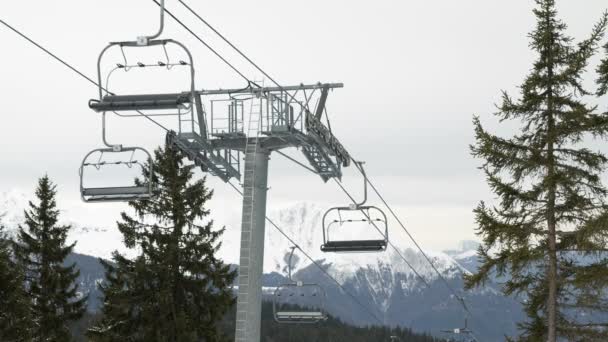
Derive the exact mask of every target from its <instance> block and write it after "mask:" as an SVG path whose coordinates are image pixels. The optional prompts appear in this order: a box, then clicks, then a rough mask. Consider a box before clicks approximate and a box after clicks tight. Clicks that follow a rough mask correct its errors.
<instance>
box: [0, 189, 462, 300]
mask: <svg viewBox="0 0 608 342" xmlns="http://www.w3.org/2000/svg"><path fill="white" fill-rule="evenodd" d="M29 198H30V195H28V194H25V193H23V192H20V191H17V190H12V191H8V192H1V193H0V216H1V218H0V222H2V223H4V225H6V226H7V227H8V228H9V229H13V230H14V229H16V227H17V224H19V223H21V222H22V221H23V210H24V209H25V208H26V207H27V203H28V200H29ZM89 206H96V204H90V205H89ZM59 207H60V209H62V208H61V201H59ZM85 208H89V207H85ZM72 210H74V209H72ZM325 210H326V208H325V207H324V206H320V205H317V204H314V203H306V202H301V203H295V204H290V205H286V206H283V207H277V208H271V209H270V210H269V212H268V216H269V217H270V218H271V219H272V220H273V221H274V222H275V223H276V224H277V225H278V226H279V227H280V228H281V229H283V231H284V232H285V233H286V234H287V235H289V236H290V237H291V238H292V239H293V240H294V241H295V242H296V243H297V244H298V245H299V246H300V248H301V249H303V250H304V251H306V252H307V253H309V255H310V256H311V257H312V258H313V259H314V260H317V261H320V262H322V263H324V264H325V265H328V271H329V272H330V274H332V275H333V276H334V277H335V278H336V279H338V281H340V282H341V283H344V282H346V281H347V280H349V279H352V278H353V277H354V276H355V275H356V274H357V272H360V271H362V270H363V274H364V275H365V277H367V278H371V279H368V281H369V282H370V283H371V284H374V285H373V287H375V288H374V289H373V291H385V290H386V287H387V286H386V285H388V284H384V285H383V284H382V283H383V282H387V281H389V282H393V281H395V279H394V275H395V274H401V275H405V276H406V277H407V278H408V279H410V278H411V279H414V277H415V276H414V273H413V272H412V270H411V269H410V268H409V267H408V266H407V265H406V264H405V263H404V262H403V260H402V259H401V257H400V256H399V255H398V254H397V253H396V252H395V251H393V250H392V249H391V248H389V250H388V251H387V252H385V253H362V254H360V253H350V254H342V253H340V254H336V253H323V252H321V251H320V246H321V244H322V241H323V238H322V224H321V220H322V217H323V214H324V213H325ZM78 214H82V213H76V212H73V211H72V212H71V211H70V210H62V212H61V223H62V224H70V225H72V230H71V232H70V234H69V236H68V239H69V242H73V241H77V242H78V243H77V244H76V247H75V252H77V253H81V254H87V255H92V256H97V257H102V258H110V257H111V253H112V252H113V251H114V250H118V251H120V252H121V253H125V254H127V255H131V256H132V255H135V253H136V251H133V250H128V249H126V248H125V247H124V245H123V243H122V236H121V234H120V232H119V231H118V229H117V228H116V227H115V226H110V227H98V226H96V224H95V222H94V219H92V218H91V220H92V222H74V221H72V220H71V219H70V217H74V216H77V217H81V218H82V217H88V216H87V215H78ZM225 216H226V217H223V218H220V217H218V218H217V219H216V221H217V222H224V223H225V224H226V226H227V231H226V233H225V235H224V238H223V242H222V248H221V250H220V254H221V257H223V258H224V259H225V260H226V262H229V263H236V261H237V260H238V253H239V246H240V210H235V212H232V213H230V212H226V213H225ZM116 217H118V212H116ZM222 219H223V220H222ZM217 226H219V224H217V225H216V227H217ZM392 233H393V234H394V233H395V230H394V229H393V230H392ZM393 243H394V244H395V245H396V246H399V250H400V252H401V254H402V255H403V256H404V257H405V258H406V259H407V261H408V262H409V263H410V264H411V265H412V266H413V267H414V268H415V269H416V270H417V271H418V272H419V273H420V275H421V276H422V277H424V278H425V280H426V281H428V282H432V281H433V280H434V279H436V278H437V275H436V274H435V272H434V271H433V269H432V268H431V267H430V266H429V264H428V262H427V261H426V259H425V258H424V257H423V256H422V255H421V254H420V253H419V252H417V251H414V250H412V249H411V248H407V246H409V245H408V244H406V243H402V242H401V241H397V240H393ZM291 246H292V244H291V243H290V242H289V241H288V240H287V239H286V238H285V237H284V236H283V235H282V234H281V233H280V232H279V231H278V230H276V229H275V228H274V227H273V226H272V225H271V224H267V225H266V236H265V257H264V271H265V272H266V273H269V272H278V273H281V274H286V273H287V264H288V261H287V260H288V255H289V252H290V247H291ZM425 253H426V254H427V255H428V256H429V257H430V258H431V259H432V260H433V263H434V264H435V266H436V267H437V268H438V269H439V270H440V272H442V273H443V274H444V275H445V276H447V277H449V278H452V277H456V276H460V274H461V273H463V272H467V271H466V270H465V269H464V268H463V267H462V266H460V264H459V263H458V262H457V260H455V258H452V257H450V256H448V255H447V254H445V253H442V252H432V251H425ZM464 253H465V254H466V253H469V254H470V253H471V252H470V251H465V252H464ZM469 254H466V255H464V254H463V255H459V256H457V257H456V259H458V258H459V257H466V256H469ZM293 265H294V270H293V271H294V273H295V272H297V271H298V270H301V269H304V268H306V267H307V266H309V265H310V261H309V260H308V259H306V257H305V256H304V255H303V254H302V253H301V252H298V251H296V253H295V256H294V262H293ZM413 284H414V282H406V283H403V284H402V288H404V289H406V288H410V290H412V288H413V287H414V286H415V285H413ZM389 288H390V286H389Z"/></svg>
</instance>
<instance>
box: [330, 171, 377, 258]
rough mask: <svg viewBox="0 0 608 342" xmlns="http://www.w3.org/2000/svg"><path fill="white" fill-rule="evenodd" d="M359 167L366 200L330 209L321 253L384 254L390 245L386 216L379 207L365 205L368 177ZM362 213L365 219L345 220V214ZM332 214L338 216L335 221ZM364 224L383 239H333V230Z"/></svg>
mask: <svg viewBox="0 0 608 342" xmlns="http://www.w3.org/2000/svg"><path fill="white" fill-rule="evenodd" d="M356 164H357V167H358V168H359V169H360V170H361V173H362V174H363V177H364V181H363V182H364V187H363V191H364V192H363V193H364V198H363V201H361V202H360V203H354V204H351V205H349V206H345V207H334V208H330V209H329V210H328V211H327V212H325V214H324V215H323V220H322V225H323V244H322V245H321V251H323V252H383V251H385V250H386V248H387V245H388V220H387V218H386V214H385V213H384V212H383V211H382V210H381V209H380V208H378V207H375V206H369V205H365V203H366V202H367V176H366V175H365V171H364V169H363V163H362V162H356ZM353 212H361V213H362V214H363V216H364V218H363V219H348V218H346V219H345V218H343V216H344V215H343V213H353ZM332 213H335V214H337V215H336V216H335V217H337V218H334V219H331V218H330V217H331V215H330V214H332ZM357 222H363V223H367V224H368V225H369V226H370V229H375V230H378V233H379V234H381V236H382V238H381V239H371V240H369V239H368V240H335V239H333V238H332V236H331V235H332V234H333V232H332V231H333V230H335V229H336V228H338V227H343V226H346V225H351V224H352V223H357Z"/></svg>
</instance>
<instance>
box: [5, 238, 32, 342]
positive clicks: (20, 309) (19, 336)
mask: <svg viewBox="0 0 608 342" xmlns="http://www.w3.org/2000/svg"><path fill="white" fill-rule="evenodd" d="M24 284H25V274H24V272H23V270H22V269H21V268H20V267H19V266H18V265H17V264H15V262H14V260H13V256H12V249H11V246H10V241H9V240H8V238H7V236H6V234H5V233H4V227H3V226H0V341H6V342H12V341H15V342H16V341H29V340H30V338H31V336H30V331H31V330H32V329H33V324H32V320H31V315H30V302H29V300H28V297H27V295H26V293H25V288H24Z"/></svg>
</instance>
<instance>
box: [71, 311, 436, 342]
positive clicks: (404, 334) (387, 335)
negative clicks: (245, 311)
mask: <svg viewBox="0 0 608 342" xmlns="http://www.w3.org/2000/svg"><path fill="white" fill-rule="evenodd" d="M97 317H98V316H97V314H91V313H89V314H87V315H85V316H84V317H83V318H82V319H81V320H80V321H79V322H77V324H75V325H74V326H73V327H72V330H73V333H74V336H75V338H76V341H87V339H86V338H85V337H84V332H85V329H86V326H89V325H91V323H93V322H94V321H95V319H96V318H97ZM220 329H222V331H223V332H224V334H225V335H226V336H227V337H228V338H229V339H234V309H233V310H232V311H231V312H230V313H229V314H228V315H226V317H225V318H224V320H223V321H222V325H221V327H220ZM391 336H396V337H397V339H394V340H395V341H402V342H441V341H443V340H440V339H437V338H433V337H431V336H430V335H420V334H416V333H413V332H412V331H410V330H409V329H402V328H397V329H391V328H387V327H355V326H352V325H348V324H345V323H343V322H341V321H340V320H338V319H336V318H333V317H331V316H330V317H329V319H328V320H327V321H325V322H323V323H320V324H316V325H309V324H278V323H276V322H275V321H274V319H273V316H272V303H270V302H265V303H264V304H263V308H262V341H264V342H286V341H289V342H370V341H374V342H384V341H387V342H391Z"/></svg>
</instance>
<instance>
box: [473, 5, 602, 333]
mask: <svg viewBox="0 0 608 342" xmlns="http://www.w3.org/2000/svg"><path fill="white" fill-rule="evenodd" d="M536 2H537V5H538V6H537V8H536V9H535V10H534V14H535V16H536V19H537V25H536V28H535V30H534V31H533V32H532V33H531V34H530V35H529V38H530V40H531V42H530V47H531V49H532V50H533V51H534V52H536V53H537V59H536V61H535V63H534V65H533V67H532V69H531V71H530V74H529V75H528V76H527V77H526V79H525V80H524V82H523V84H522V85H521V87H520V89H521V94H520V98H519V99H517V100H516V99H513V98H512V97H510V96H509V95H508V94H507V93H503V99H502V103H501V104H500V105H499V106H498V109H499V111H498V113H497V114H496V116H497V117H498V118H499V119H500V120H501V121H504V120H515V121H517V122H519V123H521V126H520V129H519V131H518V132H517V134H516V135H514V136H513V137H511V138H503V137H499V136H496V135H493V134H491V133H489V132H488V131H486V130H485V129H484V128H483V127H482V125H481V123H480V121H479V119H478V118H475V119H474V125H475V135H476V143H475V145H474V146H472V153H473V155H474V156H475V157H478V158H481V159H483V160H484V164H483V166H482V169H483V171H484V172H485V174H486V177H487V182H488V184H489V186H490V188H491V189H492V191H493V192H494V193H496V195H497V196H498V198H499V204H498V206H496V207H493V206H488V205H486V204H485V203H484V202H481V203H480V204H479V206H478V207H477V208H476V209H475V215H476V220H477V223H478V234H479V235H480V236H482V237H483V242H484V243H483V246H482V247H481V248H480V249H479V256H480V261H481V262H482V265H481V267H480V269H479V271H478V273H477V274H475V275H473V276H471V277H468V278H467V286H468V287H473V286H478V285H481V284H483V283H484V282H485V281H487V280H488V279H489V277H490V276H492V275H493V272H496V273H497V274H498V275H499V276H505V277H506V279H507V280H506V282H505V284H504V288H503V290H504V293H505V294H507V295H510V294H519V295H522V296H523V298H525V302H524V306H525V311H526V313H527V315H528V317H529V319H528V321H527V322H523V323H521V324H520V328H521V330H522V335H521V336H520V339H521V340H525V341H547V340H549V341H555V339H556V338H559V337H558V336H561V337H562V338H566V339H568V340H572V341H579V340H581V341H582V340H585V341H591V340H606V339H608V332H605V331H601V330H600V329H597V327H598V326H595V325H588V324H600V326H601V324H604V323H605V322H597V321H595V322H591V321H590V320H593V319H595V318H597V315H595V314H597V313H599V312H605V311H606V309H608V306H606V305H605V304H606V303H605V300H604V301H599V302H595V304H596V305H597V306H595V307H593V306H591V305H589V304H590V303H588V300H589V299H590V298H591V296H594V295H595V297H594V298H595V299H598V298H600V296H601V293H602V292H603V291H605V286H606V285H608V282H605V281H604V280H602V282H601V283H595V282H594V279H593V278H594V277H593V276H592V277H585V275H588V274H589V272H590V271H591V270H596V271H597V272H598V273H596V274H599V273H606V272H607V271H608V270H607V269H606V261H605V259H604V258H602V257H601V254H599V253H598V250H600V249H604V248H606V243H605V242H606V240H605V237H606V234H608V226H606V224H605V223H606V222H607V221H606V215H607V214H606V209H607V207H606V205H605V196H606V194H607V191H606V188H605V187H604V186H603V185H602V183H601V181H600V174H601V172H602V171H604V170H605V167H606V162H607V159H606V157H605V156H604V155H603V154H602V153H600V152H596V151H592V150H590V149H589V148H586V147H584V146H583V143H584V142H586V141H587V140H589V138H605V137H606V133H608V115H606V114H598V113H596V111H597V107H596V106H592V105H587V104H586V103H585V101H586V100H587V97H590V95H592V94H591V92H588V91H587V90H586V89H585V88H584V87H583V86H582V75H583V74H584V72H585V69H586V67H587V63H588V60H589V58H590V57H591V56H593V55H594V54H595V52H596V50H597V47H598V44H599V41H600V39H601V37H602V36H603V33H604V30H605V27H606V20H607V19H606V14H604V15H603V16H602V19H601V20H600V22H599V23H598V24H597V25H596V26H595V27H594V28H593V31H592V34H591V36H590V38H589V39H587V40H585V41H582V42H580V43H578V44H575V43H574V42H573V40H572V38H570V37H568V36H566V35H565V30H566V25H565V24H564V23H563V22H561V21H560V20H559V19H557V13H556V10H555V4H554V1H553V0H537V1H536ZM600 86H601V85H600ZM594 272H595V271H594ZM602 279H606V278H602ZM594 288H595V291H594V290H592V289H594ZM577 310H583V311H584V312H585V313H586V316H584V317H582V316H577V317H575V315H574V312H576V311H577Z"/></svg>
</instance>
